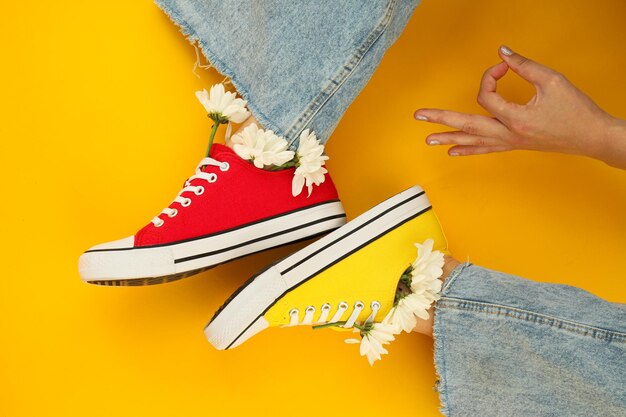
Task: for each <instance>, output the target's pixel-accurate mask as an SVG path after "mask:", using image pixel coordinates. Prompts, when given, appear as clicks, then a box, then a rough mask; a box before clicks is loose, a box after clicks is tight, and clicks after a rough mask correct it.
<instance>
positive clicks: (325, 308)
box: [322, 303, 331, 311]
mask: <svg viewBox="0 0 626 417" xmlns="http://www.w3.org/2000/svg"><path fill="white" fill-rule="evenodd" d="M330 309H331V307H330V304H328V303H325V304H323V305H322V311H330Z"/></svg>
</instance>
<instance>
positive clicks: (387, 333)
mask: <svg viewBox="0 0 626 417" xmlns="http://www.w3.org/2000/svg"><path fill="white" fill-rule="evenodd" d="M367 326H368V328H367V329H363V330H359V329H354V331H355V332H360V333H361V340H360V342H359V340H358V339H347V340H346V343H361V347H360V353H361V356H366V357H367V360H368V362H369V363H370V365H373V364H374V362H376V361H377V360H379V359H380V357H381V355H384V354H387V353H389V352H387V349H385V348H384V347H383V345H386V344H388V343H389V342H391V341H392V340H394V339H395V337H394V334H397V333H398V328H397V327H396V326H393V325H391V324H385V323H373V324H371V325H367Z"/></svg>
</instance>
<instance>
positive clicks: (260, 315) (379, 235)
mask: <svg viewBox="0 0 626 417" xmlns="http://www.w3.org/2000/svg"><path fill="white" fill-rule="evenodd" d="M422 194H423V192H422ZM431 209H432V206H429V207H427V208H425V209H423V210H421V211H419V212H417V213H416V214H414V215H412V216H410V217H408V218H406V219H404V220H403V221H401V222H400V223H397V224H395V225H394V226H393V227H391V228H389V229H387V230H386V231H384V232H382V233H380V234H378V235H377V236H375V237H373V238H371V239H369V240H368V241H366V242H364V243H362V244H361V245H359V246H358V247H356V248H354V249H353V250H351V251H350V252H348V253H346V254H344V255H342V256H341V257H339V258H337V259H335V260H334V261H333V262H331V263H329V264H327V265H325V266H324V267H322V268H321V269H319V270H317V271H316V272H314V273H313V274H311V275H309V276H308V277H306V278H305V279H303V280H302V281H300V282H299V283H297V284H296V285H294V286H293V287H291V288H289V289H288V290H287V291H285V292H284V293H283V294H281V296H280V297H278V298H276V300H274V301H273V302H272V303H271V304H270V305H268V306H267V307H266V308H265V310H263V311H262V312H261V314H259V315H258V316H257V317H256V318H255V319H254V320H252V322H251V323H250V324H248V326H246V328H245V329H243V331H241V332H240V333H239V335H238V336H237V337H236V338H235V339H234V340H233V341H232V342H231V343H230V344H229V345H228V346H226V348H225V350H226V349H229V348H230V347H231V346H232V345H233V344H234V343H235V342H237V340H238V339H239V338H240V337H241V336H242V335H243V334H244V333H245V332H246V331H247V330H248V329H249V328H250V327H251V326H252V325H253V324H254V323H255V322H256V321H257V320H258V319H259V318H261V317H262V316H263V315H264V314H265V313H266V312H267V311H268V310H269V309H270V308H272V306H274V304H276V303H277V302H278V301H279V300H280V299H282V298H283V297H284V296H285V295H286V294H288V293H289V292H291V291H293V290H295V289H296V288H298V287H299V286H300V285H302V284H304V283H305V282H307V281H309V280H310V279H312V278H313V277H315V276H316V275H318V274H320V273H322V272H323V271H325V270H326V269H328V268H330V267H332V266H333V265H335V264H337V263H338V262H341V261H342V260H343V259H345V258H347V257H348V256H350V255H352V254H353V253H355V252H357V251H359V250H361V249H362V248H364V247H365V246H367V245H369V244H370V243H372V242H374V241H376V240H378V239H380V238H381V237H383V236H384V235H386V234H388V233H390V232H391V231H393V230H395V229H397V228H398V227H400V226H402V225H403V224H405V223H407V222H409V221H411V220H413V219H415V218H416V217H419V216H420V215H422V214H423V213H426V212H427V211H429V210H431ZM335 242H336V241H335ZM266 270H267V269H266ZM264 271H265V270H264ZM264 271H263V272H264ZM258 275H260V273H259V274H257V275H256V276H255V277H254V278H256V277H257V276H258ZM254 278H251V279H250V280H249V282H246V284H244V285H249V284H250V283H251V282H252V281H253V280H254ZM242 289H243V288H240V289H239V290H238V292H240V291H241V290H242ZM232 298H234V296H233V297H232ZM232 298H229V299H228V301H227V303H228V302H230V301H231V300H232ZM224 307H225V305H224V306H222V307H220V309H219V310H218V312H221V311H222V310H223V308H224ZM217 314H218V313H216V314H215V315H214V316H213V318H212V319H211V321H210V322H209V324H211V322H212V321H213V320H214V319H215V317H217ZM207 327H208V325H207ZM205 328H206V327H205Z"/></svg>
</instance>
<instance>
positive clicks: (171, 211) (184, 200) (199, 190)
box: [151, 158, 230, 227]
mask: <svg viewBox="0 0 626 417" xmlns="http://www.w3.org/2000/svg"><path fill="white" fill-rule="evenodd" d="M207 165H212V166H216V167H219V168H220V170H221V171H222V172H224V171H228V169H229V168H230V165H229V164H228V162H220V161H218V160H215V159H213V158H203V159H202V161H200V163H199V164H198V166H197V167H196V173H195V174H193V175H192V176H191V177H189V178H188V179H187V181H185V187H184V188H183V189H182V190H180V192H179V193H178V195H177V196H176V198H175V199H174V201H172V203H171V204H170V206H171V205H172V204H174V203H179V204H180V205H181V207H189V206H190V205H191V198H189V197H183V193H186V192H192V193H194V194H195V195H202V194H204V187H203V186H202V185H191V181H193V180H195V179H201V180H205V181H206V182H208V183H209V184H212V183H214V182H215V181H217V174H216V173H214V172H204V171H202V167H203V166H207ZM161 214H165V215H166V216H167V217H170V218H172V217H174V216H176V215H177V214H178V210H177V209H175V208H170V207H166V208H164V209H163V211H161V213H159V215H158V216H156V217H155V218H154V219H152V220H151V221H152V224H154V225H155V226H156V227H161V226H163V223H165V221H164V220H163V219H162V218H160V217H159V216H160V215H161Z"/></svg>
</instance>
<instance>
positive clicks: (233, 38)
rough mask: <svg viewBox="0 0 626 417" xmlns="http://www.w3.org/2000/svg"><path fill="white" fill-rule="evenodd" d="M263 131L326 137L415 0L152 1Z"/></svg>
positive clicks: (294, 137)
mask: <svg viewBox="0 0 626 417" xmlns="http://www.w3.org/2000/svg"><path fill="white" fill-rule="evenodd" d="M156 2H157V4H158V5H159V6H160V7H161V8H162V9H163V10H164V11H165V12H166V13H167V14H168V15H169V16H170V17H171V18H172V20H173V21H174V22H175V23H176V24H178V25H179V26H180V27H181V30H182V31H183V33H184V34H185V35H187V36H188V38H189V39H190V40H191V41H193V42H198V43H199V45H200V47H201V48H202V51H203V52H204V54H205V56H206V57H207V59H208V60H209V61H210V63H211V64H212V65H213V66H214V67H215V68H216V69H217V70H218V71H219V72H220V73H222V74H224V75H226V76H228V77H229V78H230V79H231V81H232V83H233V85H234V86H235V88H236V89H237V90H238V92H239V93H240V94H241V95H242V96H243V97H244V98H245V99H246V100H247V101H248V106H249V108H250V110H251V112H252V114H253V116H254V117H255V118H256V119H257V120H258V121H259V122H260V124H261V125H262V126H263V127H264V128H267V129H272V130H273V131H274V132H276V133H277V134H278V135H282V136H284V137H285V138H286V139H287V141H288V142H290V143H291V144H292V145H293V146H295V145H297V141H298V137H299V134H300V132H302V131H303V130H304V129H306V128H310V129H312V130H313V131H315V132H316V134H317V136H318V138H320V139H321V140H322V141H326V140H327V139H328V138H329V136H330V134H331V133H332V131H333V130H334V128H335V126H336V125H337V123H338V122H339V119H341V117H342V115H343V113H344V112H345V110H346V109H347V107H348V106H349V105H350V103H351V102H352V100H353V99H354V98H355V97H356V96H357V95H358V94H359V92H360V91H361V90H362V88H363V87H364V86H365V84H366V83H367V81H368V80H369V78H370V77H371V75H372V73H373V72H374V70H375V69H376V67H377V66H378V63H379V62H380V60H381V58H382V56H383V55H384V53H385V52H386V50H387V49H388V48H389V46H391V45H392V44H393V42H394V41H395V40H396V39H397V37H398V36H399V35H400V33H401V32H402V30H403V29H404V26H405V25H406V23H407V21H408V20H409V17H410V16H411V14H412V12H413V10H414V8H415V7H416V5H417V3H418V0H397V1H396V0H389V1H385V2H383V1H376V2H374V1H369V2H363V1H360V0H342V1H321V0H315V1H309V2H297V3H294V2H292V1H289V0H264V1H262V2H249V1H243V0H230V1H209V2H206V1H201V0H156Z"/></svg>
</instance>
